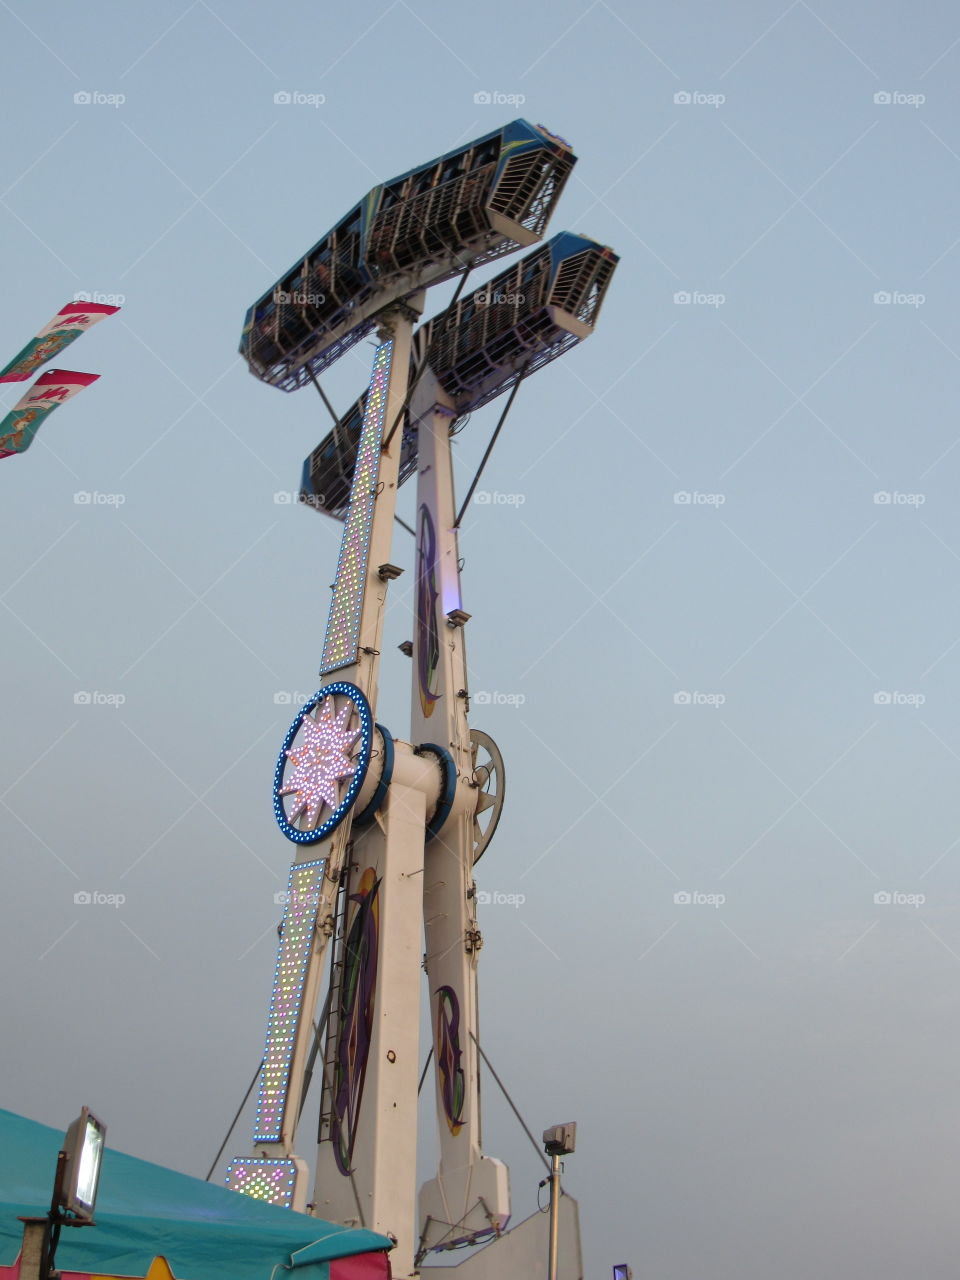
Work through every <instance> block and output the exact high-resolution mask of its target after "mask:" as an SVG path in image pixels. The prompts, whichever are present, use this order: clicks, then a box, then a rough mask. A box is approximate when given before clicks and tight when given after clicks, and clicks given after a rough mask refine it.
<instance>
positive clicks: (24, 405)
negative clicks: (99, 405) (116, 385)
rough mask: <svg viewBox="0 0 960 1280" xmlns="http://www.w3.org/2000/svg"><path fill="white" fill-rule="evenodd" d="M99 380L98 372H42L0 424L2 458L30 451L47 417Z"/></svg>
mask: <svg viewBox="0 0 960 1280" xmlns="http://www.w3.org/2000/svg"><path fill="white" fill-rule="evenodd" d="M99 377H100V375H99V373H72V372H71V371H70V370H69V369H51V370H50V371H49V372H48V373H42V374H41V375H40V377H39V378H38V379H37V380H36V382H35V383H34V384H33V386H32V387H31V388H30V390H29V391H28V392H27V393H26V395H24V396H23V397H21V399H20V400H19V402H18V403H17V404H15V405H14V406H13V408H12V409H11V410H10V412H9V413H8V414H7V416H6V417H5V418H4V419H3V420H2V421H0V458H9V457H10V455H11V454H14V453H24V452H25V451H26V450H27V449H29V448H30V446H31V444H33V437H34V436H35V435H36V434H37V431H38V430H39V427H40V424H41V423H42V422H43V420H44V419H45V418H46V417H47V416H48V414H51V413H53V411H54V409H56V407H57V406H58V405H61V404H65V403H66V401H67V400H69V399H70V398H71V397H72V396H75V395H76V394H77V392H78V391H82V390H83V388H84V387H88V386H89V385H90V383H91V382H96V380H97V379H98V378H99Z"/></svg>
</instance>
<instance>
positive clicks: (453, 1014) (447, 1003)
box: [434, 987, 464, 1137]
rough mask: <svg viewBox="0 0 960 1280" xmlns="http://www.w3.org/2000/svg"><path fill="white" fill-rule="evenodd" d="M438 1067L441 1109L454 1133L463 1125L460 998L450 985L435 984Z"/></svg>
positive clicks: (435, 1039)
mask: <svg viewBox="0 0 960 1280" xmlns="http://www.w3.org/2000/svg"><path fill="white" fill-rule="evenodd" d="M434 1044H435V1046H436V1054H437V1070H438V1071H439V1072H440V1097H441V1100H442V1102H443V1110H444V1114H445V1116H446V1119H447V1124H448V1125H449V1127H450V1132H451V1133H452V1134H453V1135H454V1137H456V1135H457V1134H458V1133H459V1132H460V1129H461V1127H462V1126H463V1096H464V1083H463V1069H462V1068H461V1066H460V1059H461V1058H462V1057H463V1054H462V1053H461V1051H460V1001H459V1000H458V999H457V993H456V992H455V991H454V989H453V987H438V988H437V1026H436V1035H435V1037H434Z"/></svg>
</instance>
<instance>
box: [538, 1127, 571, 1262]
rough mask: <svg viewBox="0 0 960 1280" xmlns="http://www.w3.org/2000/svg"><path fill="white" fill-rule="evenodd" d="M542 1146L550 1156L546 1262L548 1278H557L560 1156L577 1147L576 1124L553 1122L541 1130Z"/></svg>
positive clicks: (569, 1153)
mask: <svg viewBox="0 0 960 1280" xmlns="http://www.w3.org/2000/svg"><path fill="white" fill-rule="evenodd" d="M543 1147H544V1150H545V1151H546V1153H547V1155H548V1156H549V1157H550V1255H549V1258H548V1262H547V1276H548V1280H557V1275H558V1271H557V1266H558V1262H559V1253H558V1250H559V1243H560V1157H561V1156H571V1155H573V1153H574V1151H575V1150H576V1148H577V1126H576V1123H575V1122H574V1121H572V1120H571V1121H570V1122H569V1123H568V1124H555V1125H553V1127H552V1128H550V1129H544V1131H543Z"/></svg>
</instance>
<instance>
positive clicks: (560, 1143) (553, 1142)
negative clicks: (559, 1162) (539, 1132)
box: [543, 1120, 577, 1156]
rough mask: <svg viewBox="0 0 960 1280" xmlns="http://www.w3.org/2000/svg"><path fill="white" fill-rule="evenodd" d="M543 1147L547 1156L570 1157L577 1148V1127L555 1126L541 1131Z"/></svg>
mask: <svg viewBox="0 0 960 1280" xmlns="http://www.w3.org/2000/svg"><path fill="white" fill-rule="evenodd" d="M543 1145H544V1149H545V1150H546V1153H547V1155H548V1156H572V1155H573V1153H574V1151H575V1150H576V1148H577V1125H576V1122H575V1121H573V1120H570V1121H568V1122H567V1124H555V1125H552V1126H551V1128H549V1129H544V1131H543Z"/></svg>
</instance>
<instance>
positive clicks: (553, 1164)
mask: <svg viewBox="0 0 960 1280" xmlns="http://www.w3.org/2000/svg"><path fill="white" fill-rule="evenodd" d="M559 1243H560V1157H559V1155H552V1156H551V1157H550V1259H549V1263H548V1266H547V1280H557V1261H558V1247H559Z"/></svg>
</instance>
